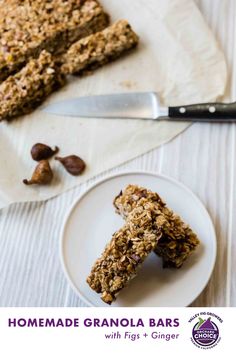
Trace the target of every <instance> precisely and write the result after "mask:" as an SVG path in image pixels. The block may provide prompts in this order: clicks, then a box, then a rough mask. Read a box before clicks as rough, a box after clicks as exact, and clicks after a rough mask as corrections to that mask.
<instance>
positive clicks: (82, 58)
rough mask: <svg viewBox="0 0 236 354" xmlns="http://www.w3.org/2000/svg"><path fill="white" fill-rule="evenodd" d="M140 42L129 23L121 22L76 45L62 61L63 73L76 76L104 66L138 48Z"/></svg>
mask: <svg viewBox="0 0 236 354" xmlns="http://www.w3.org/2000/svg"><path fill="white" fill-rule="evenodd" d="M138 40H139V39H138V36H137V35H136V34H135V33H134V31H133V30H132V28H131V26H130V25H129V23H128V22H127V21H125V20H120V21H118V22H116V23H115V24H113V25H112V26H110V27H108V28H106V29H105V30H103V31H101V32H98V33H95V34H92V35H90V36H88V37H86V38H83V39H81V40H80V41H78V42H76V43H74V44H73V45H72V46H71V47H70V48H69V50H68V51H67V53H66V54H65V55H64V57H63V59H62V60H63V61H64V64H63V65H62V72H63V73H65V74H75V73H81V72H82V71H83V70H84V69H88V68H89V69H94V68H96V67H99V66H101V65H104V64H106V63H108V62H110V61H112V60H114V59H116V58H118V57H120V56H121V55H122V54H123V53H125V52H127V51H128V50H130V49H132V48H134V47H136V46H137V44H138Z"/></svg>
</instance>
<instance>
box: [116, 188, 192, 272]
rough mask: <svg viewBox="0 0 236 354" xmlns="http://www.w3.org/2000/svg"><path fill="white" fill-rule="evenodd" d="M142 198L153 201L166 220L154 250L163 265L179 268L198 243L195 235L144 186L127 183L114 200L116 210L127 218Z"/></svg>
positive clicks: (158, 197) (157, 196)
mask: <svg viewBox="0 0 236 354" xmlns="http://www.w3.org/2000/svg"><path fill="white" fill-rule="evenodd" d="M142 199H147V200H148V201H149V203H154V204H155V205H156V207H157V208H158V209H159V210H160V212H161V213H162V215H163V216H164V217H165V219H166V220H167V221H168V223H167V224H164V225H163V227H162V234H163V237H162V238H161V240H160V241H159V242H158V244H157V247H156V248H155V252H156V254H157V255H158V256H161V257H162V260H163V266H164V267H172V268H180V267H181V266H182V265H183V263H184V261H185V260H186V259H187V258H188V257H189V256H190V255H191V254H192V252H193V251H194V250H195V249H196V247H197V245H198V244H199V240H198V237H197V235H196V234H195V233H194V232H193V231H192V230H191V228H190V227H189V226H188V225H187V224H186V223H185V222H184V221H183V220H182V219H181V218H180V216H178V215H176V214H175V213H174V212H173V211H172V210H171V209H170V208H168V207H167V205H166V204H165V202H164V201H163V200H162V199H161V198H160V196H159V195H158V194H157V193H153V192H152V191H150V190H147V189H145V188H142V187H139V186H136V185H129V186H128V187H127V188H126V189H125V190H124V191H122V192H121V193H120V195H118V196H117V197H116V198H115V200H114V206H115V208H116V210H117V212H118V213H119V214H120V215H121V216H122V217H123V218H124V219H127V218H128V216H129V214H130V213H131V212H132V210H134V209H135V208H136V205H137V204H138V203H139V202H140V200H142Z"/></svg>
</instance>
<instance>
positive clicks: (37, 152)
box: [31, 143, 59, 161]
mask: <svg viewBox="0 0 236 354" xmlns="http://www.w3.org/2000/svg"><path fill="white" fill-rule="evenodd" d="M58 151H59V148H58V147H57V146H55V148H54V150H53V149H52V148H51V147H50V146H48V145H45V144H41V143H37V144H35V145H34V146H33V147H32V149H31V156H32V159H33V160H35V161H41V160H46V159H49V158H50V157H52V156H53V155H55V154H57V153H58Z"/></svg>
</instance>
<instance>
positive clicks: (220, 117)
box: [169, 102, 236, 122]
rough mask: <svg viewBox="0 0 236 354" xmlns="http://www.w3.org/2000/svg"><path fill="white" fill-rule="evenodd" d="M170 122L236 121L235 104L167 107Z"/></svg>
mask: <svg viewBox="0 0 236 354" xmlns="http://www.w3.org/2000/svg"><path fill="white" fill-rule="evenodd" d="M169 117H170V118H171V119H172V120H183V121H184V120H186V121H188V120H189V121H191V120H193V121H208V122H209V121H216V122H217V121H220V122H229V121H236V102H234V103H201V104H193V105H188V106H179V107H169Z"/></svg>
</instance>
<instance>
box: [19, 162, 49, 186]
mask: <svg viewBox="0 0 236 354" xmlns="http://www.w3.org/2000/svg"><path fill="white" fill-rule="evenodd" d="M52 179H53V172H52V170H51V167H50V165H49V162H48V161H47V160H42V161H40V162H39V163H38V165H37V166H36V168H35V170H34V173H33V175H32V177H31V179H30V180H27V179H24V180H23V183H24V184H26V185H28V186H29V185H31V184H39V185H44V184H49V183H50V182H51V181H52Z"/></svg>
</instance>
